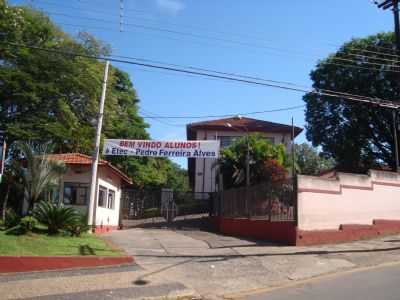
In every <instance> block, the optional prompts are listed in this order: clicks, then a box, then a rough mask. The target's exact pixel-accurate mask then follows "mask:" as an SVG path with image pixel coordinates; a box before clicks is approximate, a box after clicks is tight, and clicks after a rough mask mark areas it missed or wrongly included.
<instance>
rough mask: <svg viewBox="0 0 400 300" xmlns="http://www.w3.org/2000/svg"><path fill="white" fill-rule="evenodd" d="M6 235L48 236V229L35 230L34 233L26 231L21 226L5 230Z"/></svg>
mask: <svg viewBox="0 0 400 300" xmlns="http://www.w3.org/2000/svg"><path fill="white" fill-rule="evenodd" d="M4 232H5V234H6V235H17V236H18V235H24V234H29V233H34V234H47V229H45V228H34V229H33V230H32V231H26V230H25V229H23V228H22V227H21V226H20V225H17V226H14V227H12V228H9V229H4Z"/></svg>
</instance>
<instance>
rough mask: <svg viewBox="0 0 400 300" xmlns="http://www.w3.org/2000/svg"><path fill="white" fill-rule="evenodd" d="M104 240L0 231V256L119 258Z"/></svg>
mask: <svg viewBox="0 0 400 300" xmlns="http://www.w3.org/2000/svg"><path fill="white" fill-rule="evenodd" d="M120 255H122V253H121V251H119V250H117V249H113V248H112V247H110V245H108V244H107V243H106V242H105V241H104V240H102V239H100V238H99V237H97V236H95V235H91V234H82V235H81V236H79V237H73V236H70V235H67V234H63V233H61V234H58V235H48V234H46V233H41V232H40V231H39V232H38V231H37V232H32V233H27V234H22V235H14V234H10V233H9V232H7V231H1V230H0V256H120Z"/></svg>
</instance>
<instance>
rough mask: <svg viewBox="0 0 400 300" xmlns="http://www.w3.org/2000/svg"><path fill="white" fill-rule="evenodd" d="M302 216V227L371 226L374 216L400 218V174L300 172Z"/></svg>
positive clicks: (300, 214) (299, 211) (318, 228)
mask: <svg viewBox="0 0 400 300" xmlns="http://www.w3.org/2000/svg"><path fill="white" fill-rule="evenodd" d="M298 218H299V219H298V226H299V229H301V230H321V229H338V228H339V226H340V225H341V224H366V225H371V224H372V222H373V220H374V219H386V220H400V175H399V174H397V173H392V172H383V171H370V174H369V175H357V174H346V173H338V175H337V178H333V179H327V178H321V177H313V176H304V175H300V176H299V178H298Z"/></svg>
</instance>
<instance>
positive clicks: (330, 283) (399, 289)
mask: <svg viewBox="0 0 400 300" xmlns="http://www.w3.org/2000/svg"><path fill="white" fill-rule="evenodd" d="M399 283H400V265H397V266H390V267H382V268H376V269H372V270H367V271H362V272H355V273H350V274H345V275H341V276H340V275H339V276H335V277H331V278H327V279H320V280H318V279H316V280H315V281H313V282H309V283H306V284H304V285H302V286H299V287H289V288H283V289H278V290H274V291H272V292H269V293H262V294H259V295H253V296H248V297H245V298H244V299H245V300H264V299H266V300H283V299H284V300H291V299H296V300H314V299H318V300H320V299H324V300H334V299H335V300H336V299H351V300H376V299H380V300H398V299H400V284H399Z"/></svg>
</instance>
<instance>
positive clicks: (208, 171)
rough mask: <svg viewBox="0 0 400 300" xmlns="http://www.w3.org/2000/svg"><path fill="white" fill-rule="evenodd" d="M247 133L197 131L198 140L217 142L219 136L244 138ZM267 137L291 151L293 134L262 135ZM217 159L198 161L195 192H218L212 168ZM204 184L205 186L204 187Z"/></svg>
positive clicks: (214, 171)
mask: <svg viewBox="0 0 400 300" xmlns="http://www.w3.org/2000/svg"><path fill="white" fill-rule="evenodd" d="M246 134H247V133H246V132H239V131H236V130H234V131H220V132H218V131H205V130H199V131H197V140H215V139H216V138H217V137H218V136H232V137H244V136H246ZM261 134H262V135H263V136H265V137H271V138H273V139H274V143H275V144H283V145H285V148H286V151H287V152H288V153H289V152H290V150H291V134H283V133H261ZM215 162H216V159H202V158H199V159H196V170H195V185H194V191H195V192H215V191H216V190H217V185H216V179H215V178H216V176H217V173H218V172H217V169H216V168H215V167H214V168H212V166H213V165H214V164H215ZM203 182H204V185H203Z"/></svg>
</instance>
